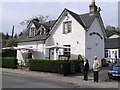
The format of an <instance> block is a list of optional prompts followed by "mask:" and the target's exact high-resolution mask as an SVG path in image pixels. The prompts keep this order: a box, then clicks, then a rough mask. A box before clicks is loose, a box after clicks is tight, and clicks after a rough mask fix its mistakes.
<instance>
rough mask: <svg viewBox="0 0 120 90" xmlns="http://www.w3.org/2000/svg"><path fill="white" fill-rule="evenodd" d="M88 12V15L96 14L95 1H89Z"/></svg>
mask: <svg viewBox="0 0 120 90" xmlns="http://www.w3.org/2000/svg"><path fill="white" fill-rule="evenodd" d="M89 10H90V15H94V14H95V13H97V6H96V5H95V0H92V1H91V4H90V6H89Z"/></svg>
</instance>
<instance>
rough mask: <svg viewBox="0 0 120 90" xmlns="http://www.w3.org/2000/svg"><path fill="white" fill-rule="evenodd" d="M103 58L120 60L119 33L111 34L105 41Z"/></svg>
mask: <svg viewBox="0 0 120 90" xmlns="http://www.w3.org/2000/svg"><path fill="white" fill-rule="evenodd" d="M105 58H108V59H117V58H120V33H117V32H116V33H113V34H112V35H110V36H109V37H108V39H106V40H105Z"/></svg>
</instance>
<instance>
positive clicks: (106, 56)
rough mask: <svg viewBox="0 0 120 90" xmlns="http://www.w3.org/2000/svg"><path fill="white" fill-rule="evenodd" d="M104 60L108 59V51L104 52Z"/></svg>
mask: <svg viewBox="0 0 120 90" xmlns="http://www.w3.org/2000/svg"><path fill="white" fill-rule="evenodd" d="M105 58H108V50H105Z"/></svg>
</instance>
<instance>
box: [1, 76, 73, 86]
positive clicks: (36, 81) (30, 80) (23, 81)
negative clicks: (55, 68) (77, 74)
mask: <svg viewBox="0 0 120 90" xmlns="http://www.w3.org/2000/svg"><path fill="white" fill-rule="evenodd" d="M74 87H75V86H74V85H70V84H66V83H61V82H54V81H49V80H46V79H45V78H44V79H42V78H37V77H30V76H18V75H14V74H12V75H10V74H3V75H2V88H74Z"/></svg>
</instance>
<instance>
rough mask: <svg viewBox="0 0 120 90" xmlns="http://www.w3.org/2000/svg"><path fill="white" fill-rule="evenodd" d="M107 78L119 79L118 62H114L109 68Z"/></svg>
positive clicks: (119, 61) (119, 62)
mask: <svg viewBox="0 0 120 90" xmlns="http://www.w3.org/2000/svg"><path fill="white" fill-rule="evenodd" d="M108 77H109V78H118V79H120V60H115V62H114V63H113V64H111V65H110V66H109V70H108Z"/></svg>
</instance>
